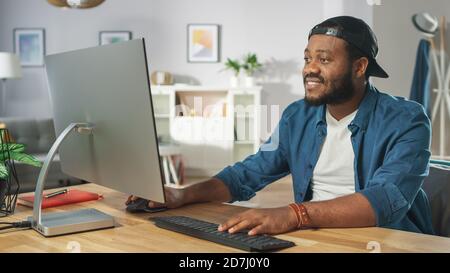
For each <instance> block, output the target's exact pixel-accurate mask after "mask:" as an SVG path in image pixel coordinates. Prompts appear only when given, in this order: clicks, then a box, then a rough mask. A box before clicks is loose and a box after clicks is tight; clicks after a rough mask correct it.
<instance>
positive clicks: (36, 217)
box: [32, 123, 94, 226]
mask: <svg viewBox="0 0 450 273" xmlns="http://www.w3.org/2000/svg"><path fill="white" fill-rule="evenodd" d="M93 129H94V127H93V125H92V124H90V123H71V124H70V125H69V126H67V128H66V129H64V131H63V132H62V133H61V134H60V135H59V136H58V138H57V139H56V141H55V143H53V145H52V147H51V148H50V151H49V152H48V154H47V157H46V158H45V161H44V164H43V166H42V169H41V171H40V172H39V178H38V181H37V185H36V191H35V192H34V205H33V219H32V226H39V225H41V224H42V212H41V206H42V192H43V191H44V185H45V180H46V179H47V175H48V169H49V167H50V164H51V163H52V161H53V158H54V157H55V154H56V151H57V150H58V148H59V146H60V145H61V143H62V142H63V141H64V139H65V138H66V137H67V136H68V135H69V134H70V133H71V132H73V131H75V132H77V133H80V134H92V130H93Z"/></svg>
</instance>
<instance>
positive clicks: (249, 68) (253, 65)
mask: <svg viewBox="0 0 450 273" xmlns="http://www.w3.org/2000/svg"><path fill="white" fill-rule="evenodd" d="M242 68H243V69H244V70H245V74H246V77H245V86H247V87H252V86H254V85H255V79H254V77H253V74H254V73H255V72H256V71H258V70H260V69H261V68H262V64H261V63H259V62H258V57H257V56H256V54H255V53H248V54H247V55H245V56H244V63H243V64H242Z"/></svg>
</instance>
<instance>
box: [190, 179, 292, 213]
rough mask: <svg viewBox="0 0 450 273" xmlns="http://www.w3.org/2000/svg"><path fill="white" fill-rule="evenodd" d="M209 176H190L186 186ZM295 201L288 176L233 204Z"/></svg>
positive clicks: (278, 204) (267, 205)
mask: <svg viewBox="0 0 450 273" xmlns="http://www.w3.org/2000/svg"><path fill="white" fill-rule="evenodd" d="M207 179H208V177H188V178H186V182H185V186H188V185H192V184H195V183H199V182H202V181H205V180H207ZM293 201H294V193H293V188H292V177H291V176H290V175H289V176H286V177H284V178H282V179H280V180H278V181H275V182H273V183H272V184H270V185H268V186H267V187H265V188H264V189H262V190H261V191H259V192H257V193H256V196H255V197H253V198H252V199H250V200H249V201H246V202H235V203H233V205H239V206H244V207H250V208H253V207H254V208H275V207H281V206H286V205H288V204H289V203H292V202H293Z"/></svg>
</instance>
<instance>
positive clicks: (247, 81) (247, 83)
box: [245, 76, 255, 87]
mask: <svg viewBox="0 0 450 273" xmlns="http://www.w3.org/2000/svg"><path fill="white" fill-rule="evenodd" d="M253 86H255V78H254V77H250V76H247V77H245V87H253Z"/></svg>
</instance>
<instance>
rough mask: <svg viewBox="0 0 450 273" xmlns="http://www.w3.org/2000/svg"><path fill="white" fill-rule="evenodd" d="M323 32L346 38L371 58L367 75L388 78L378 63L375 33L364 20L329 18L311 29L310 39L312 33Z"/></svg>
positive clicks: (345, 17) (341, 17)
mask: <svg viewBox="0 0 450 273" xmlns="http://www.w3.org/2000/svg"><path fill="white" fill-rule="evenodd" d="M316 34H322V35H329V36H334V37H337V38H340V39H343V40H345V41H346V42H347V43H349V44H351V45H353V46H354V47H356V48H357V49H359V50H360V51H361V53H362V54H363V55H364V56H365V57H367V58H368V59H369V65H368V67H367V71H366V73H367V75H368V76H374V77H380V78H388V77H389V75H388V74H387V73H386V71H384V69H383V68H381V66H380V65H379V64H378V63H377V61H376V60H375V58H376V57H377V54H378V43H377V37H376V36H375V33H373V31H372V29H371V28H370V27H369V25H367V24H366V23H365V22H364V21H363V20H361V19H358V18H355V17H351V16H338V17H333V18H330V19H327V20H325V21H323V22H322V23H320V24H318V25H316V26H315V27H313V28H312V29H311V31H310V32H309V35H308V40H309V38H311V36H312V35H316Z"/></svg>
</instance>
